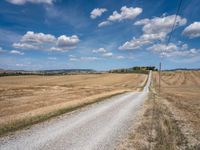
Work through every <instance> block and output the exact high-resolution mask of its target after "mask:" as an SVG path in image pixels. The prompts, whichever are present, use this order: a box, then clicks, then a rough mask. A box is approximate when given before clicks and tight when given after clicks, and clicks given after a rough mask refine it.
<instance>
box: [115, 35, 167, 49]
mask: <svg viewBox="0 0 200 150" xmlns="http://www.w3.org/2000/svg"><path fill="white" fill-rule="evenodd" d="M165 36H166V35H165V34H164V33H160V34H143V35H142V36H140V37H139V38H138V39H136V38H135V37H133V39H132V40H131V41H127V42H125V43H124V44H123V45H122V46H120V47H119V50H134V49H139V48H141V47H142V46H143V45H147V44H152V43H153V42H154V41H155V40H161V41H162V40H164V38H165Z"/></svg>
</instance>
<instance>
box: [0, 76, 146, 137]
mask: <svg viewBox="0 0 200 150" xmlns="http://www.w3.org/2000/svg"><path fill="white" fill-rule="evenodd" d="M145 77H146V76H145V75H141V74H89V75H66V76H15V77H14V76H11V77H1V78H0V131H1V132H0V133H3V132H7V131H8V130H12V129H15V128H20V127H23V126H24V125H29V124H31V123H36V122H38V121H41V120H44V119H48V118H49V117H52V116H56V115H59V114H62V113H64V112H67V111H70V110H73V109H74V108H77V107H80V106H83V105H87V104H90V103H93V102H95V101H98V100H100V99H102V98H105V97H109V96H111V95H115V94H119V93H123V92H125V91H130V90H138V88H141V87H142V86H143V84H144V81H145Z"/></svg>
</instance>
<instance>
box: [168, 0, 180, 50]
mask: <svg viewBox="0 0 200 150" xmlns="http://www.w3.org/2000/svg"><path fill="white" fill-rule="evenodd" d="M182 1H183V0H180V1H179V4H178V9H177V11H176V15H175V19H174V23H173V26H172V30H171V32H170V35H169V38H168V40H167V46H168V44H169V42H170V40H171V37H172V35H173V32H174V29H175V25H176V20H177V16H178V14H179V11H180V8H181V4H182Z"/></svg>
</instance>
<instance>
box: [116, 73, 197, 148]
mask: <svg viewBox="0 0 200 150" xmlns="http://www.w3.org/2000/svg"><path fill="white" fill-rule="evenodd" d="M152 81H153V82H152V87H151V91H152V92H151V93H150V95H149V96H150V97H149V100H148V101H146V102H145V105H144V106H143V110H141V112H140V113H139V114H138V118H137V121H136V122H137V123H136V124H135V125H134V128H133V129H132V132H130V134H129V136H128V137H127V138H126V139H124V141H123V142H122V143H121V144H120V145H119V148H118V149H119V150H121V149H123V150H124V149H136V150H143V149H154V150H166V149H169V150H177V149H191V150H193V149H194V150H196V149H200V71H172V72H162V81H161V93H160V95H159V94H158V82H159V77H158V73H157V72H154V74H153V80H152Z"/></svg>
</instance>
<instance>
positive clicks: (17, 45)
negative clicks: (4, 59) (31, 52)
mask: <svg viewBox="0 0 200 150" xmlns="http://www.w3.org/2000/svg"><path fill="white" fill-rule="evenodd" d="M12 46H13V47H14V48H17V49H38V48H39V47H38V46H35V45H32V44H28V43H13V45H12Z"/></svg>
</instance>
